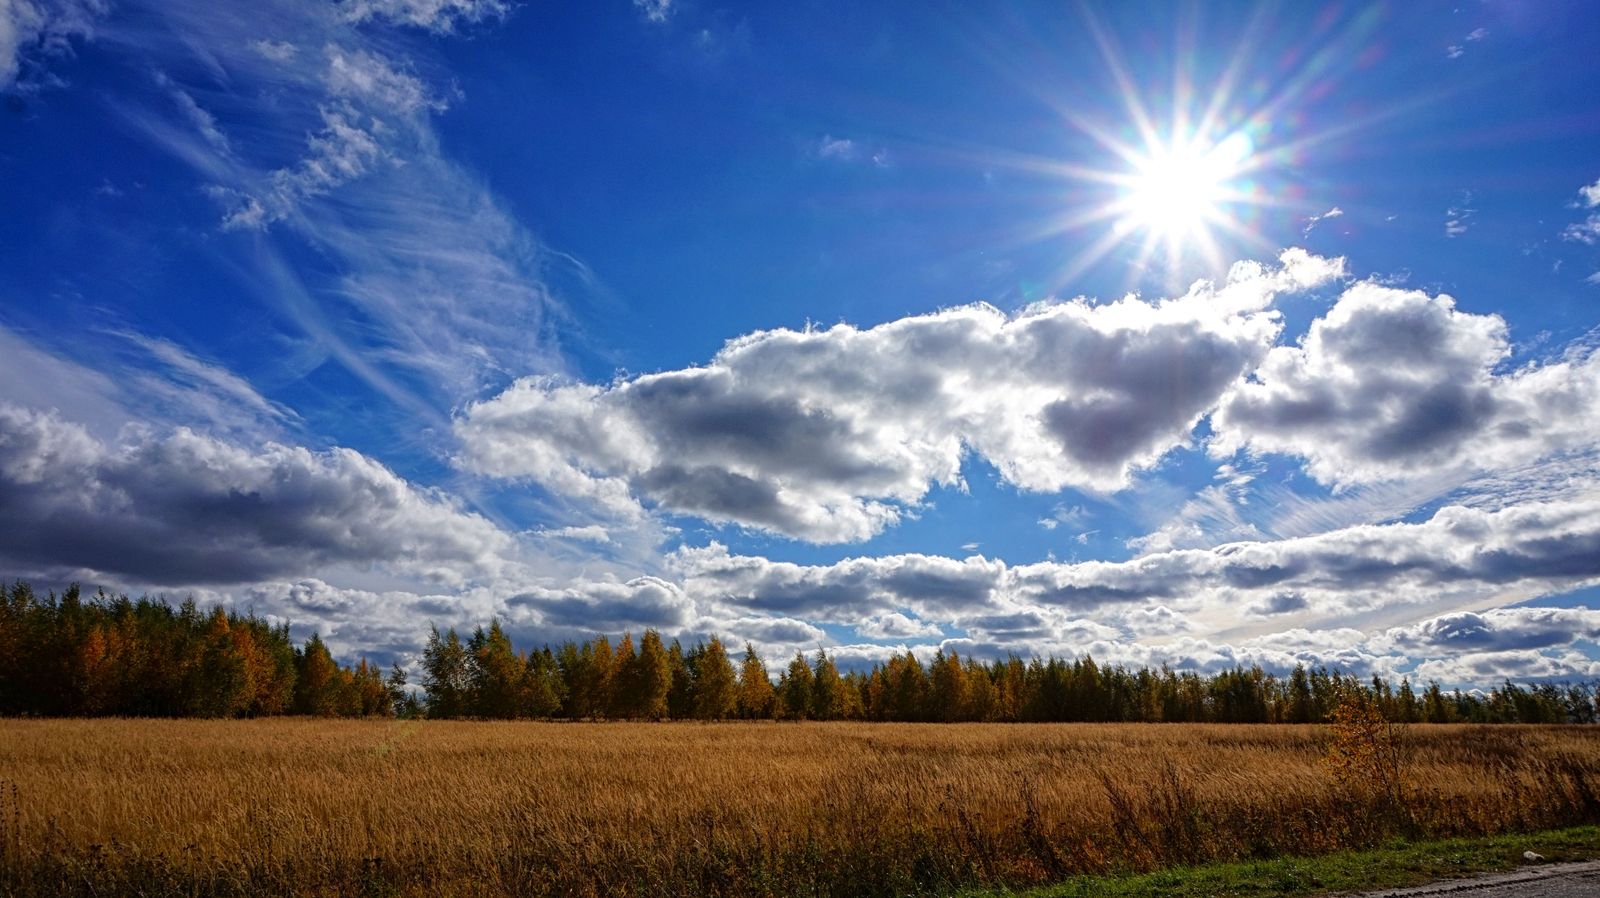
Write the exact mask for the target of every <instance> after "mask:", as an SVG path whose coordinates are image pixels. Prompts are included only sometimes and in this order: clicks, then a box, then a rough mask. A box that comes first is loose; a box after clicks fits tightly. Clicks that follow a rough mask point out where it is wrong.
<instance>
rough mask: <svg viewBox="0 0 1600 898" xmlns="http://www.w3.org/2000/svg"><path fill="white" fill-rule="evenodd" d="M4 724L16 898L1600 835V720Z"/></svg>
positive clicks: (528, 891)
mask: <svg viewBox="0 0 1600 898" xmlns="http://www.w3.org/2000/svg"><path fill="white" fill-rule="evenodd" d="M1327 738H1328V736H1327V732H1326V731H1325V730H1324V729H1322V728H1314V727H1288V726H1277V727H1253V726H1240V725H1232V726H1198V725H1167V726H1161V725H1114V724H1106V725H1096V724H1085V725H1043V724H1041V725H982V724H973V725H894V724H848V723H836V724H823V723H817V724H804V725H796V724H771V723H750V724H709V725H694V724H667V725H660V724H621V723H613V724H538V723H460V722H444V721H328V720H300V719H276V720H263V721H232V722H229V721H194V720H174V721H149V720H142V721H131V720H109V721H108V720H100V721H74V720H6V721H0V780H3V782H0V821H3V822H0V826H3V831H0V850H3V855H0V859H3V867H0V892H5V893H7V894H16V895H34V894H83V895H108V894H118V893H135V892H136V893H138V894H145V895H165V894H171V895H177V894H184V895H212V894H216V895H280V894H285V895H286V894H301V895H449V894H460V895H512V894H516V895H594V896H599V895H607V896H610V895H652V896H656V895H666V896H673V895H683V896H689V895H694V896H699V895H730V896H732V895H738V896H745V895H773V896H776V895H785V896H788V895H905V894H916V893H931V892H938V891H941V890H947V889H949V888H952V887H955V886H959V885H966V884H976V883H1005V884H1011V885H1022V884H1031V883H1038V882H1043V881H1047V880H1050V879H1052V878H1059V877H1061V876H1064V875H1067V874H1070V873H1075V872H1084V871H1108V870H1118V869H1146V868H1151V867H1155V866H1160V865H1166V864H1172V863H1179V862H1193V861H1203V860H1209V859H1219V858H1240V857H1251V856H1271V855H1278V854H1284V853H1296V854H1305V853H1315V852H1325V851H1333V850H1338V849H1341V848H1347V847H1353V846H1363V845H1370V844H1373V843H1375V842H1378V841H1381V840H1383V839H1386V838H1389V837H1391V836H1393V835H1396V834H1407V835H1457V834H1482V833H1492V832H1502V831H1510V830H1523V829H1534V828H1544V827H1554V826H1562V825H1568V824H1574V823H1578V822H1594V821H1596V820H1600V797H1597V796H1600V786H1597V785H1596V784H1597V783H1600V731H1597V730H1596V729H1594V728H1589V727H1573V726H1568V727H1505V726H1502V727H1494V728H1488V727H1483V728H1478V727H1465V726H1451V727H1427V726H1419V727H1413V728H1412V729H1411V730H1410V731H1409V732H1408V733H1407V734H1406V736H1405V749H1404V755H1405V765H1404V769H1403V772H1402V783H1401V786H1402V788H1403V795H1404V799H1405V800H1404V802H1403V805H1402V806H1400V807H1396V806H1394V804H1393V803H1392V802H1388V801H1385V800H1383V797H1382V796H1381V795H1377V794H1374V793H1372V791H1371V790H1366V789H1364V788H1363V786H1362V785H1361V783H1360V780H1359V778H1357V779H1355V780H1350V779H1349V778H1346V780H1345V781H1341V780H1340V779H1338V778H1336V777H1334V776H1331V775H1330V772H1329V770H1328V768H1327V765H1326V764H1325V763H1323V762H1322V758H1323V755H1324V752H1325V748H1326V741H1327Z"/></svg>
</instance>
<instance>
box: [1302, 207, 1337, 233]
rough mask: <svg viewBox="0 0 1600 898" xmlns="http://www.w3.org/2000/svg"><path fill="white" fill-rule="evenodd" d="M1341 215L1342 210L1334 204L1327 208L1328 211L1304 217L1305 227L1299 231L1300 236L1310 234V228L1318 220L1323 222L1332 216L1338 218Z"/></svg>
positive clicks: (1314, 225) (1313, 226) (1315, 224)
mask: <svg viewBox="0 0 1600 898" xmlns="http://www.w3.org/2000/svg"><path fill="white" fill-rule="evenodd" d="M1343 215H1344V210H1343V209H1341V208H1339V207H1338V206H1334V207H1333V208H1331V209H1329V210H1328V211H1326V212H1324V213H1322V214H1321V215H1313V216H1311V217H1310V218H1307V219H1306V226H1305V229H1304V230H1302V231H1301V232H1300V236H1302V237H1307V236H1310V234H1311V229H1312V228H1315V227H1316V226H1317V224H1318V223H1319V222H1324V221H1327V220H1329V219H1332V218H1340V217H1342V216H1343Z"/></svg>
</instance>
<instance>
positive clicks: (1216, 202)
mask: <svg viewBox="0 0 1600 898" xmlns="http://www.w3.org/2000/svg"><path fill="white" fill-rule="evenodd" d="M1251 149H1252V148H1251V146H1250V139H1249V137H1248V136H1246V135H1245V134H1244V133H1243V132H1236V133H1234V134H1232V135H1230V136H1228V137H1227V138H1225V139H1224V140H1221V141H1219V142H1217V143H1208V142H1206V141H1203V140H1197V139H1194V138H1192V137H1189V138H1185V139H1182V140H1177V141H1172V142H1170V143H1165V144H1157V145H1155V146H1152V147H1150V148H1148V150H1147V151H1146V152H1144V153H1139V154H1136V155H1133V157H1132V158H1131V159H1130V160H1129V161H1130V170H1129V171H1128V172H1127V173H1126V175H1125V177H1124V178H1123V179H1119V180H1121V181H1122V182H1123V183H1122V188H1121V192H1122V197H1121V199H1120V201H1119V202H1118V203H1117V206H1118V207H1119V209H1118V211H1119V212H1120V216H1121V222H1120V224H1121V227H1122V229H1123V230H1125V231H1131V230H1139V231H1143V232H1144V233H1145V234H1146V235H1147V236H1148V237H1149V238H1152V239H1153V240H1154V241H1156V242H1162V243H1166V244H1168V246H1169V248H1170V247H1171V246H1172V245H1173V244H1175V243H1181V242H1188V241H1201V242H1207V241H1209V240H1210V229H1211V228H1212V227H1213V226H1214V225H1218V224H1221V223H1223V221H1224V215H1225V211H1226V206H1227V205H1228V203H1229V202H1230V200H1231V199H1234V198H1236V194H1237V192H1238V190H1237V185H1235V184H1234V183H1233V180H1234V178H1235V177H1237V176H1238V175H1239V174H1240V173H1241V171H1242V167H1243V165H1244V164H1245V163H1246V162H1247V161H1248V160H1249V158H1250V155H1251Z"/></svg>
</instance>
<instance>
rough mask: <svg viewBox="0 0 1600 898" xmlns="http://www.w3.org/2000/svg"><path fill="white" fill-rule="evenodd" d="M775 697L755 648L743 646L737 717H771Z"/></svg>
mask: <svg viewBox="0 0 1600 898" xmlns="http://www.w3.org/2000/svg"><path fill="white" fill-rule="evenodd" d="M776 700H777V696H776V694H775V693H774V692H773V690H772V679H771V678H770V677H769V676H768V675H767V665H766V664H764V663H762V661H761V656H760V655H758V654H756V647H755V646H753V645H751V644H750V643H748V642H747V643H745V644H744V661H743V662H741V663H740V665H739V698H738V705H739V716H740V717H744V718H765V717H771V716H772V713H773V704H774V703H775V702H776Z"/></svg>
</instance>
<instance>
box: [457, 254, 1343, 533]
mask: <svg viewBox="0 0 1600 898" xmlns="http://www.w3.org/2000/svg"><path fill="white" fill-rule="evenodd" d="M1342 272H1343V263H1342V260H1337V259H1323V258H1320V257H1316V256H1312V255H1310V254H1307V253H1305V252H1304V251H1301V250H1290V251H1288V252H1285V253H1284V254H1283V256H1282V257H1281V258H1280V260H1279V264H1278V265H1277V266H1270V267H1269V266H1263V265H1259V264H1255V263H1241V264H1239V265H1236V266H1235V267H1234V269H1233V271H1232V272H1231V273H1230V274H1229V276H1228V278H1227V279H1225V280H1224V281H1222V282H1220V283H1212V282H1209V281H1202V282H1198V283H1196V284H1195V285H1194V286H1193V287H1192V288H1191V289H1190V290H1189V292H1188V293H1187V294H1185V295H1183V296H1180V297H1177V298H1173V299H1166V300H1161V301H1157V302H1148V301H1145V300H1142V299H1139V298H1136V297H1131V296H1130V297H1126V298H1124V299H1121V300H1118V301H1116V302H1112V303H1107V304H1100V305H1096V304H1092V303H1090V302H1088V301H1085V300H1074V301H1071V302H1059V303H1047V304H1040V305H1036V306H1032V307H1029V308H1027V309H1024V310H1023V311H1021V312H1019V313H1017V314H1015V315H1006V314H1004V313H1002V312H1000V311H999V310H997V309H995V308H993V307H991V306H987V305H974V306H965V307H961V308H955V309H947V310H944V311H940V312H936V313H933V314H929V315H920V316H915V317H911V318H904V319H900V320H897V321H891V322H889V323H887V324H883V325H879V326H877V327H872V328H866V329H860V328H855V327H852V326H849V325H843V324H841V325H838V326H835V327H833V328H829V329H827V330H811V329H807V330H805V331H791V330H774V331H761V332H757V333H753V334H750V335H748V336H745V337H741V338H739V339H737V340H733V341H731V342H729V343H728V344H727V345H726V346H725V347H724V348H723V349H722V351H721V352H719V353H718V354H717V355H716V357H715V358H713V359H712V361H711V362H710V363H709V364H708V365H706V366H704V367H700V368H686V369H681V370H677V371H666V372H662V373H658V374H650V375H644V376H639V377H634V378H630V379H626V380H621V381H618V382H615V383H613V384H610V385H604V386H602V385H594V384H583V383H572V382H568V381H564V380H561V379H557V378H550V377H536V378H524V379H522V380H519V381H517V382H516V383H515V384H513V385H512V386H511V387H510V388H509V389H507V390H506V391H505V392H503V393H502V394H500V395H499V396H497V397H494V398H493V399H490V400H487V401H484V402H480V403H476V404H474V405H472V406H470V407H469V408H468V409H467V410H466V412H465V413H464V414H463V415H462V416H461V417H460V418H459V419H458V420H457V422H456V433H457V435H458V436H459V437H460V438H461V441H462V444H463V447H464V449H463V452H462V454H461V456H460V462H461V463H462V464H463V465H464V466H465V467H467V468H468V469H470V470H473V471H476V472H480V473H484V474H489V475H492V476H496V477H502V478H528V479H531V480H534V481H537V482H539V483H541V484H543V485H545V486H547V487H550V488H552V489H555V490H557V491H559V492H562V493H566V494H571V495H580V496H585V497H588V498H591V499H594V500H596V501H600V502H602V503H603V504H606V505H608V506H609V507H611V508H613V509H614V510H616V511H619V512H627V511H628V510H629V509H633V508H636V505H635V504H634V503H636V502H637V501H639V500H644V501H648V502H650V503H653V504H654V505H656V506H658V507H659V508H661V509H664V510H666V511H670V512H678V513H687V514H693V515H697V516H699V517H702V518H705V519H707V520H711V521H718V522H731V523H735V524H740V525H744V526H749V527H757V528H762V529H766V530H770V531H774V532H777V533H781V534H785V535H788V536H793V537H797V538H800V539H806V540H812V541H817V542H842V541H852V540H861V539H865V538H867V537H870V536H872V535H874V534H876V533H878V532H880V531H881V530H883V529H884V528H885V527H887V526H889V525H891V524H893V523H895V522H896V521H897V520H899V519H900V517H901V516H902V515H903V514H904V512H905V509H906V508H907V507H909V506H914V505H915V504H916V503H918V502H919V501H920V500H921V499H922V498H923V496H924V495H925V494H926V493H927V491H928V490H929V489H930V488H931V486H932V485H933V484H943V485H956V484H958V483H959V481H960V472H961V464H962V459H963V456H964V455H965V454H966V453H967V452H969V451H970V452H972V453H974V454H976V455H979V456H981V457H983V458H985V459H987V460H988V461H989V462H990V463H992V464H993V465H994V466H995V467H996V468H997V469H998V470H999V472H1000V474H1001V476H1002V477H1003V478H1004V479H1005V480H1006V481H1007V482H1008V483H1011V484H1014V485H1016V486H1018V487H1020V488H1022V489H1025V490H1036V491H1056V490H1060V489H1063V488H1065V487H1069V486H1071V487H1077V488H1081V489H1090V490H1115V489H1119V488H1121V487H1123V486H1125V485H1126V484H1127V483H1128V482H1129V480H1130V478H1131V477H1132V476H1133V474H1134V473H1136V472H1137V471H1139V470H1143V469H1145V468H1148V467H1150V466H1152V465H1154V464H1155V463H1156V462H1157V461H1158V460H1159V459H1160V458H1161V457H1162V456H1163V455H1165V454H1166V453H1167V452H1168V451H1169V450H1171V449H1172V448H1174V447H1176V446H1180V445H1183V444H1185V443H1186V442H1187V441H1188V440H1189V438H1190V433H1191V431H1192V430H1193V428H1194V426H1195V425H1196V423H1197V422H1198V421H1199V419H1200V417H1201V416H1203V415H1204V414H1205V413H1206V412H1208V411H1209V410H1210V409H1211V407H1212V406H1213V405H1214V404H1215V403H1216V402H1217V400H1218V399H1219V398H1220V397H1221V396H1222V395H1223V394H1224V392H1225V391H1226V390H1227V389H1228V388H1229V387H1230V386H1231V385H1232V384H1233V382H1234V381H1235V380H1237V379H1238V377H1239V376H1240V375H1241V374H1242V373H1244V372H1245V371H1247V370H1249V369H1251V368H1252V367H1254V365H1255V364H1256V363H1257V362H1259V361H1260V359H1261V358H1262V357H1263V356H1264V355H1265V353H1266V351H1267V349H1268V347H1269V346H1271V344H1272V342H1273V341H1274V340H1275V339H1276V337H1277V335H1278V332H1279V329H1280V324H1279V320H1278V316H1277V314H1276V313H1275V312H1273V311H1272V310H1271V308H1270V305H1271V303H1272V301H1273V299H1274V298H1275V297H1276V296H1277V295H1278V294H1280V293H1284V292H1290V291H1294V290H1300V289H1306V288H1309V287H1313V286H1316V285H1319V284H1322V283H1325V282H1326V281H1328V280H1330V279H1332V278H1334V277H1337V276H1339V275H1340V274H1342Z"/></svg>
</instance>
